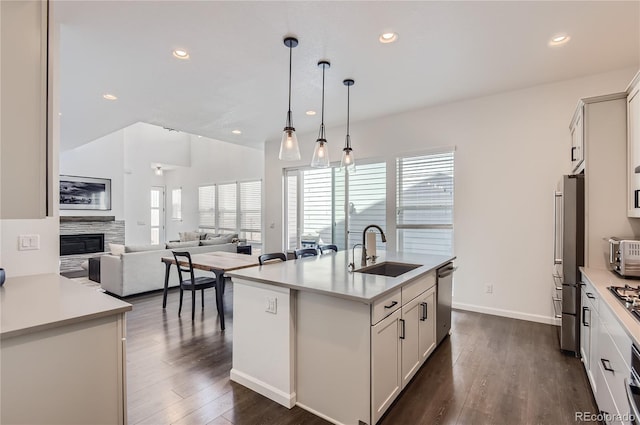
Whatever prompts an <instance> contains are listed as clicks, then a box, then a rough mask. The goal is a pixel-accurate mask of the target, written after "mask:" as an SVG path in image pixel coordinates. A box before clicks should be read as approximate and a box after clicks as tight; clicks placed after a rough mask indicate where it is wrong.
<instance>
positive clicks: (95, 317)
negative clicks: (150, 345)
mask: <svg viewBox="0 0 640 425" xmlns="http://www.w3.org/2000/svg"><path fill="white" fill-rule="evenodd" d="M131 308H132V307H131V304H129V303H126V302H123V301H120V300H118V299H115V298H113V297H111V296H109V295H106V294H103V293H99V292H97V291H96V290H95V289H94V288H90V287H87V286H83V285H81V284H80V283H77V282H73V281H71V280H69V279H67V278H65V277H62V276H59V275H57V274H41V275H33V276H24V277H13V278H9V279H7V281H6V282H5V284H4V286H2V287H0V312H1V318H2V320H1V322H0V342H1V348H0V369H1V371H2V372H1V375H0V376H1V379H0V388H1V392H0V411H1V416H0V422H1V423H7V424H18V423H23V424H36V423H41V424H43V423H46V424H89V423H109V424H125V423H126V422H127V416H126V391H125V389H126V379H125V378H126V374H125V344H124V341H125V312H127V311H129V310H131Z"/></svg>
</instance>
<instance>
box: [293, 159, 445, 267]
mask: <svg viewBox="0 0 640 425" xmlns="http://www.w3.org/2000/svg"><path fill="white" fill-rule="evenodd" d="M453 160H454V153H453V151H451V152H440V153H435V154H427V155H416V156H410V157H402V158H395V159H391V160H389V161H382V162H369V163H363V162H359V163H358V168H357V172H356V173H353V174H346V173H342V172H339V171H338V169H337V168H324V169H311V168H310V169H288V170H285V179H284V184H285V188H284V194H285V200H284V201H285V223H284V232H285V235H284V236H285V241H286V242H285V244H286V247H285V248H286V249H295V248H299V247H302V246H305V245H306V244H305V242H307V241H312V240H313V237H314V236H315V237H316V239H319V240H318V242H319V243H333V244H336V245H337V246H338V248H339V249H346V248H351V247H353V246H354V245H355V244H357V243H361V242H362V231H363V230H364V228H365V227H366V226H367V225H369V224H377V225H378V226H380V227H381V228H382V229H383V230H384V232H385V234H386V236H387V243H383V242H382V238H380V237H379V236H377V237H376V241H377V244H376V248H377V250H379V251H384V250H388V249H391V250H394V249H395V250H396V251H405V252H414V253H425V254H443V255H449V254H452V253H453V201H454V197H453V177H454V162H453ZM387 171H388V172H387ZM388 202H391V203H392V204H391V205H388ZM394 207H395V209H396V211H395V212H396V214H391V215H388V214H387V208H389V209H390V210H391V211H393V208H394Z"/></svg>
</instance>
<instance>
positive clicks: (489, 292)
mask: <svg viewBox="0 0 640 425" xmlns="http://www.w3.org/2000/svg"><path fill="white" fill-rule="evenodd" d="M484 292H486V293H487V294H493V285H487V286H486V287H485V289H484Z"/></svg>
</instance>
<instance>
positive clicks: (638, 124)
mask: <svg viewBox="0 0 640 425" xmlns="http://www.w3.org/2000/svg"><path fill="white" fill-rule="evenodd" d="M639 89H640V87H638V86H636V87H635V88H634V89H633V90H631V92H630V93H629V96H628V97H627V161H628V163H627V173H628V175H629V181H628V185H627V188H628V198H627V204H628V206H627V210H628V211H627V215H628V216H629V217H640V105H639V102H640V96H639V95H638V91H639Z"/></svg>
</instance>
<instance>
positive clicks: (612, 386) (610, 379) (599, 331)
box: [580, 275, 631, 425]
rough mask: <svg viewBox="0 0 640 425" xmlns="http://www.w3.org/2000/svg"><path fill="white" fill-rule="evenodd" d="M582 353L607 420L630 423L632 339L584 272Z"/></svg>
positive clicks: (599, 408) (609, 422)
mask: <svg viewBox="0 0 640 425" xmlns="http://www.w3.org/2000/svg"><path fill="white" fill-rule="evenodd" d="M582 281H583V283H584V286H583V297H582V308H583V310H582V317H581V319H582V326H581V333H580V336H581V343H580V345H581V349H580V351H581V354H582V362H583V363H584V366H585V369H586V372H587V375H588V377H589V383H590V384H591V389H592V390H593V394H594V396H595V399H596V403H597V404H598V410H599V411H600V412H601V413H602V415H603V419H604V421H605V423H607V424H616V425H620V424H625V425H627V424H630V422H629V421H628V418H629V404H628V402H627V396H626V393H625V383H624V380H625V378H628V377H629V374H630V370H631V368H630V356H631V339H630V338H629V337H628V336H627V335H626V334H625V332H624V330H623V329H622V326H621V325H620V324H619V323H618V322H617V320H616V319H615V318H614V315H613V313H612V312H611V310H610V309H609V307H608V306H607V305H606V303H605V302H604V300H601V299H600V297H599V294H598V292H597V291H596V290H595V288H594V286H593V284H592V283H591V282H589V280H588V279H587V278H586V277H585V276H584V275H583V280H582Z"/></svg>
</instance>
